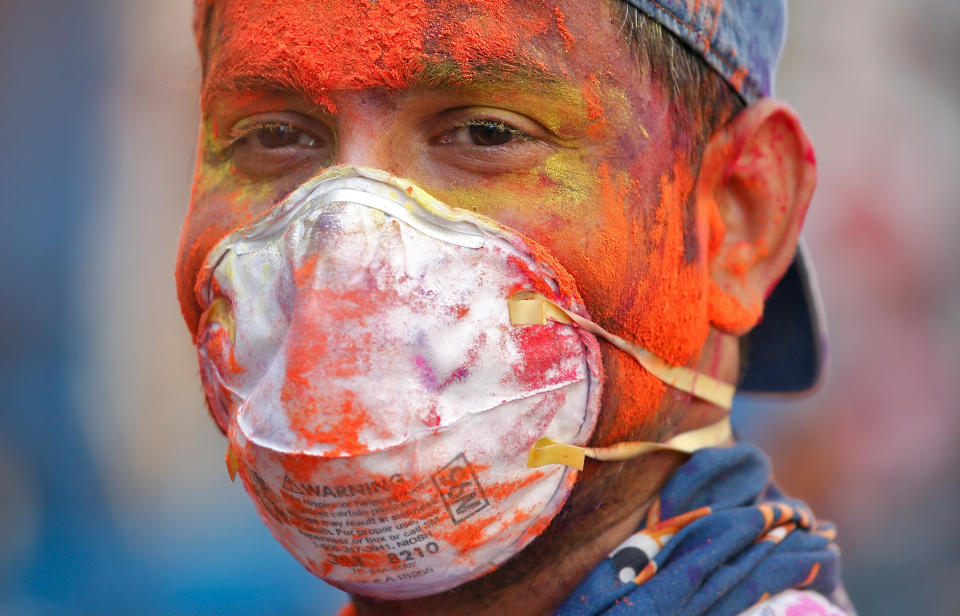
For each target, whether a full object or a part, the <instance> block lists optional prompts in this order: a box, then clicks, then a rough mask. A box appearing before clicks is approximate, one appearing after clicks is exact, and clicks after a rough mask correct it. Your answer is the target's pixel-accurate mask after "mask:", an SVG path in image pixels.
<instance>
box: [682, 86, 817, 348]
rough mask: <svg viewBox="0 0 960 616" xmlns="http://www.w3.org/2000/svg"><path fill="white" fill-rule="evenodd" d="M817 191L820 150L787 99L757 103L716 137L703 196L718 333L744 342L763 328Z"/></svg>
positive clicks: (700, 183) (702, 180)
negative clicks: (772, 295) (763, 319)
mask: <svg viewBox="0 0 960 616" xmlns="http://www.w3.org/2000/svg"><path fill="white" fill-rule="evenodd" d="M815 185H816V162H815V160H814V155H813V148H812V146H811V145H810V141H809V139H808V138H807V135H806V133H805V132H804V130H803V128H802V127H801V126H800V122H799V120H798V119H797V116H796V114H795V113H794V111H793V110H792V109H790V108H789V107H788V106H787V105H786V104H785V103H783V102H781V101H778V100H775V99H763V100H761V101H758V102H756V103H754V104H752V105H750V106H749V107H747V108H746V109H744V110H743V111H741V112H740V114H739V115H737V117H736V118H734V119H733V120H732V121H730V122H729V123H728V124H727V125H725V126H724V127H723V128H721V129H720V130H719V131H718V132H717V133H716V134H715V135H714V136H713V138H711V140H710V142H709V143H708V144H707V146H706V148H705V150H704V156H703V161H702V163H701V170H700V174H699V176H698V178H697V193H696V194H697V195H698V197H697V198H698V207H699V210H700V212H701V216H703V217H704V219H705V220H706V221H707V224H706V225H704V226H705V227H707V228H706V229H705V230H704V232H705V233H706V238H707V247H708V251H707V254H708V264H707V265H708V268H709V274H710V285H709V315H710V322H711V325H712V326H713V327H714V328H716V329H717V330H719V331H721V332H723V333H727V334H732V335H737V336H739V335H742V334H744V333H746V332H747V331H749V330H750V329H751V328H752V327H753V326H754V325H756V324H757V322H759V320H760V318H761V317H762V314H763V302H764V300H765V299H766V296H767V295H768V294H769V293H770V291H771V290H772V289H773V287H774V286H776V283H777V282H778V281H779V280H780V277H781V276H783V273H784V272H785V271H786V269H787V267H788V266H789V264H790V261H791V259H792V258H793V254H794V252H795V250H796V244H797V237H798V235H799V233H800V228H801V227H802V226H803V220H804V217H805V215H806V212H807V206H808V205H809V203H810V197H811V196H812V194H813V189H814V186H815Z"/></svg>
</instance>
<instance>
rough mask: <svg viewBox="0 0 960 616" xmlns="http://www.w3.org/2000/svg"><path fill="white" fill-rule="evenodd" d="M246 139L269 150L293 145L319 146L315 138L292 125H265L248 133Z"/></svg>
mask: <svg viewBox="0 0 960 616" xmlns="http://www.w3.org/2000/svg"><path fill="white" fill-rule="evenodd" d="M246 138H247V139H251V140H253V141H254V142H255V143H256V145H259V146H260V147H262V148H266V149H268V150H274V149H277V148H284V147H288V146H292V145H300V146H305V147H313V146H315V145H317V140H316V139H315V138H314V137H312V136H310V135H308V134H307V133H305V132H303V131H301V130H300V129H298V128H297V127H295V126H293V125H292V124H265V125H263V126H260V127H258V128H256V129H254V130H253V131H252V132H251V133H248V134H247V136H246Z"/></svg>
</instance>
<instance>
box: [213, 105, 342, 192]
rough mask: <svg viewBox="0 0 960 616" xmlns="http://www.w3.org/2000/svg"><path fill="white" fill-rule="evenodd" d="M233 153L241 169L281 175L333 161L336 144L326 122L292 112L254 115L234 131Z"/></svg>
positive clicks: (255, 174) (253, 173)
mask: <svg viewBox="0 0 960 616" xmlns="http://www.w3.org/2000/svg"><path fill="white" fill-rule="evenodd" d="M231 137H232V139H233V143H232V144H231V145H230V146H229V148H230V149H229V150H228V152H229V155H230V158H231V160H232V161H233V163H234V165H236V168H237V170H238V171H240V172H242V173H244V174H246V175H249V176H251V177H260V178H266V177H278V176H282V175H284V174H286V173H289V172H291V171H294V170H298V171H303V172H306V171H310V170H314V169H317V168H319V167H322V166H324V165H327V164H329V161H330V158H331V157H332V155H333V146H334V143H335V140H334V136H333V132H332V131H331V130H330V128H329V127H327V126H326V125H325V124H323V123H322V122H320V121H318V120H316V119H314V118H311V117H309V116H305V115H302V114H297V113H292V112H277V113H269V114H262V115H258V116H252V117H249V118H246V119H244V120H241V121H240V122H238V123H237V124H236V125H235V126H234V127H233V129H232V130H231Z"/></svg>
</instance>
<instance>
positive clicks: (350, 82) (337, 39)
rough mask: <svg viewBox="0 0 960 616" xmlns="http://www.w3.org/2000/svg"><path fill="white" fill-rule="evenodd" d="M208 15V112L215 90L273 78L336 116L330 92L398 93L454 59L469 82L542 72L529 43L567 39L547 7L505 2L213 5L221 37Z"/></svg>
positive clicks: (202, 37)
mask: <svg viewBox="0 0 960 616" xmlns="http://www.w3.org/2000/svg"><path fill="white" fill-rule="evenodd" d="M207 6H209V4H208V3H204V4H203V5H201V6H200V7H199V8H198V16H199V17H200V19H199V20H198V24H197V27H198V28H199V30H198V32H197V37H198V42H199V44H200V46H201V53H204V52H205V51H207V50H209V51H210V56H209V58H208V62H207V63H206V69H207V70H206V71H205V73H206V75H207V76H208V78H207V80H206V83H205V84H204V100H205V103H206V102H208V101H209V96H210V94H211V93H212V92H213V91H216V90H218V89H221V90H227V91H233V90H236V89H238V87H243V84H242V82H243V81H244V80H246V81H248V82H254V83H256V82H257V81H258V80H262V79H261V77H262V76H269V77H270V78H271V79H273V80H275V81H277V82H279V83H278V84H277V85H278V86H281V87H285V88H288V89H291V90H293V91H296V92H301V93H303V94H305V95H307V97H308V98H309V99H311V100H313V102H316V103H317V104H319V105H322V106H325V107H327V108H328V109H329V110H330V111H331V112H336V106H335V104H334V103H333V101H332V100H331V99H330V98H329V96H328V95H327V93H329V92H331V91H334V90H349V89H360V88H386V89H389V90H398V89H401V88H403V87H404V86H406V85H408V84H409V83H410V81H411V80H412V79H413V78H414V77H415V76H416V75H417V73H419V72H420V71H421V70H422V69H423V68H424V67H425V66H426V65H427V64H428V63H430V62H434V61H445V60H454V61H455V62H456V63H457V65H458V68H459V69H460V71H461V73H462V74H463V75H464V76H469V75H470V73H471V71H472V67H473V66H474V65H476V64H483V63H490V62H491V61H497V60H499V61H506V62H507V63H510V64H517V65H519V64H524V65H527V66H540V67H542V66H543V65H542V63H541V62H539V61H538V60H537V59H536V58H535V57H534V56H533V55H531V54H530V53H528V52H526V51H522V50H524V48H525V44H526V43H527V42H529V41H530V40H532V39H533V38H534V37H537V36H539V35H542V34H545V33H548V32H552V31H553V28H554V24H556V28H558V29H560V32H561V33H563V32H565V31H566V27H565V26H563V25H562V21H561V20H560V19H559V18H557V16H555V15H554V14H553V13H552V12H551V11H549V10H547V9H546V7H545V6H544V7H543V10H541V11H533V12H531V11H530V10H529V7H528V6H517V5H516V4H514V3H511V2H508V1H507V0H475V1H474V2H472V3H470V5H469V6H467V7H464V6H463V5H461V4H460V3H459V2H455V1H454V0H440V1H434V2H428V1H426V0H379V1H378V2H370V1H369V0H345V1H343V2H335V3H333V2H289V1H288V0H257V1H252V0H248V1H245V2H239V1H236V0H234V1H226V2H220V3H216V4H215V5H213V6H214V9H213V15H214V22H212V23H215V24H217V25H225V26H226V27H221V28H215V27H211V25H210V23H211V22H206V21H205V20H204V18H203V16H204V15H206V14H207V12H206V7H207ZM451 15H456V16H459V17H460V18H459V19H453V20H452V19H450V16H451ZM503 24H511V27H503ZM566 34H567V35H569V32H566ZM566 40H567V39H566V37H564V41H566ZM441 50H442V51H441ZM237 81H240V82H241V83H239V84H238V83H236V82H237Z"/></svg>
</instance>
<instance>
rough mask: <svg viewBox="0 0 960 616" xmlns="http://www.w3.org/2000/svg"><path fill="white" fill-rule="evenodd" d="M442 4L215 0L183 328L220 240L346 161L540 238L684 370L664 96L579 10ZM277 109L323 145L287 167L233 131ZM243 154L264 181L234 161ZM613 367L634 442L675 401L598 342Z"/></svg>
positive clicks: (610, 387)
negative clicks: (484, 137)
mask: <svg viewBox="0 0 960 616" xmlns="http://www.w3.org/2000/svg"><path fill="white" fill-rule="evenodd" d="M447 4H449V3H446V2H440V3H425V2H400V1H397V0H393V1H384V2H379V3H376V4H374V5H371V4H370V3H368V2H352V3H351V2H348V3H337V5H335V8H333V5H327V4H325V3H312V2H278V1H268V0H261V1H257V2H253V1H247V2H240V1H225V2H219V3H215V8H213V9H212V11H211V12H210V13H209V14H208V17H209V21H208V22H207V23H206V25H205V27H204V30H203V32H204V33H205V34H206V37H205V38H204V39H203V42H202V44H203V49H204V50H205V51H206V58H205V63H204V64H205V77H204V88H203V92H204V94H203V100H204V123H203V127H202V128H203V133H202V135H201V139H200V156H199V160H200V163H199V165H198V169H197V174H196V180H195V185H194V193H193V199H192V204H191V210H190V213H189V215H188V218H187V222H186V224H185V227H184V234H183V237H182V243H181V250H180V261H179V263H178V288H179V292H180V298H181V305H182V306H183V311H184V315H185V318H186V319H187V322H188V324H189V325H190V326H191V327H195V323H196V318H197V314H198V307H197V302H196V299H195V295H194V293H195V290H194V288H193V286H194V280H195V279H196V272H197V270H198V267H199V265H200V263H201V261H202V259H203V258H204V257H205V256H206V254H207V252H208V251H209V250H210V248H211V247H212V246H213V244H214V243H215V242H216V241H217V240H219V239H220V238H221V237H222V236H223V235H225V234H226V233H227V232H228V231H229V230H231V229H233V228H236V227H237V226H239V225H241V224H243V223H245V222H247V221H249V220H250V219H251V218H253V217H255V216H258V215H259V214H262V213H263V212H264V211H266V209H268V208H269V207H270V206H271V205H272V204H273V203H275V202H276V201H278V200H279V199H280V198H282V197H283V196H284V195H285V194H286V193H287V192H289V191H290V190H291V189H293V188H294V187H295V186H297V185H298V184H299V183H301V182H302V181H304V180H305V179H307V178H309V177H311V176H312V175H314V174H316V173H317V172H318V171H320V170H322V169H323V168H324V167H325V166H327V165H329V164H337V163H353V164H364V165H368V166H374V167H380V168H383V169H386V170H387V171H389V172H391V173H393V174H394V175H397V176H400V177H408V178H411V179H412V180H414V181H416V182H417V183H419V184H420V185H421V186H423V187H424V188H425V189H427V190H428V191H430V192H431V193H432V194H434V195H435V196H436V197H438V198H439V199H441V200H443V201H445V202H447V203H449V204H450V205H452V206H455V207H463V208H467V209H471V210H473V211H477V212H479V213H482V214H485V215H487V216H490V217H492V218H494V219H496V220H497V221H499V222H501V223H502V224H505V225H507V226H509V227H512V228H514V229H517V230H518V231H520V232H522V233H524V234H525V235H527V236H529V237H531V238H532V239H533V240H535V241H536V242H538V243H540V244H542V245H543V246H544V247H545V248H546V249H547V250H548V251H549V252H550V253H551V254H552V255H553V256H554V257H556V259H557V260H558V261H559V262H560V263H561V264H562V265H563V267H564V268H565V269H566V270H567V271H568V272H569V273H570V274H572V276H573V277H574V279H575V280H576V282H577V285H578V287H579V290H580V293H581V295H582V296H583V298H584V300H585V303H586V306H587V308H588V310H589V311H590V313H591V315H592V318H593V319H594V320H595V321H597V322H598V323H600V324H601V325H602V326H603V327H605V328H607V329H608V330H610V331H613V332H616V333H618V334H619V335H622V336H624V337H627V338H630V339H632V340H635V341H637V342H638V343H639V344H641V345H643V346H644V347H646V348H648V349H650V350H651V351H653V352H654V353H656V354H657V355H659V356H661V357H663V358H664V359H666V360H667V361H669V362H672V363H677V364H688V363H690V362H692V361H694V360H695V359H696V358H697V356H698V353H699V350H700V347H701V346H702V344H703V342H704V340H705V338H706V335H707V331H708V327H709V316H708V308H709V305H710V303H709V302H708V293H707V288H708V287H707V285H708V281H707V270H706V266H705V262H704V260H703V259H702V258H699V257H698V258H697V259H693V260H689V259H687V258H686V257H685V255H686V253H687V252H688V250H687V249H686V247H685V241H689V240H688V239H687V238H685V233H687V232H689V231H690V230H691V229H690V228H689V226H688V225H687V222H686V221H687V216H686V214H685V212H686V209H687V207H688V205H687V200H688V195H689V192H690V190H691V189H692V188H693V178H692V177H691V173H690V171H689V169H688V168H687V164H686V155H687V152H686V150H685V148H684V147H682V145H678V139H677V135H675V134H674V126H673V125H672V123H671V121H670V117H671V114H670V111H671V110H670V108H669V105H668V103H667V98H666V97H665V96H664V94H663V93H662V92H659V91H658V89H657V87H656V86H655V85H654V82H653V80H652V79H651V77H650V75H649V73H648V72H645V71H644V70H643V69H644V67H642V66H640V67H639V68H640V70H638V61H637V60H636V59H635V58H634V57H633V56H632V55H631V53H630V52H629V50H628V48H627V47H626V46H625V45H623V44H622V43H621V42H620V41H619V40H618V39H616V37H615V34H614V33H612V32H607V31H606V30H608V29H604V30H603V31H602V32H596V31H595V28H594V22H595V21H596V16H595V15H593V14H590V13H592V12H593V11H592V10H588V9H586V8H583V7H580V6H579V5H578V4H576V3H573V2H558V3H546V2H539V1H527V2H510V3H507V2H503V1H497V0H485V1H483V2H473V3H471V5H470V10H465V11H452V10H450V7H448V6H447ZM494 24H496V27H493V26H494ZM347 26H349V27H347ZM598 58H603V60H602V61H598ZM271 114H273V116H275V117H280V116H279V115H278V114H287V115H283V116H282V117H280V119H281V120H282V121H290V122H291V123H293V122H294V120H295V121H296V126H297V127H298V129H299V130H302V131H304V132H306V131H308V130H311V129H313V130H314V132H316V133H321V132H322V133H323V134H321V135H318V136H317V137H316V139H315V142H316V143H319V144H320V145H317V144H316V143H315V144H314V145H313V146H310V147H299V148H298V147H286V148H279V149H281V150H284V152H283V156H285V157H286V158H284V159H283V161H282V163H283V164H282V165H281V167H282V171H277V170H276V169H277V168H278V166H277V163H276V161H277V160H279V158H278V152H277V151H276V149H274V150H268V149H266V148H263V147H262V145H259V144H257V143H253V144H252V145H251V139H255V137H253V138H252V137H250V136H249V135H247V136H243V137H238V136H237V134H236V132H235V130H236V129H235V128H234V127H235V126H236V125H238V124H240V123H241V122H242V121H243V120H244V118H248V117H252V116H258V115H263V116H269V115H271ZM290 118H293V119H292V120H291V119H290ZM478 119H479V120H486V121H493V122H496V123H499V124H498V125H499V126H509V127H511V128H512V129H515V130H516V131H517V133H516V134H517V135H519V134H521V133H522V136H515V137H513V138H512V141H511V142H509V143H507V144H505V145H502V146H494V147H480V146H477V145H476V144H474V143H464V140H463V138H462V137H463V136H462V133H463V132H464V130H472V129H465V126H469V125H467V124H465V123H466V122H471V121H476V120H478ZM278 121H279V120H278ZM637 124H640V125H642V126H643V127H644V130H643V131H639V130H636V125H637ZM262 125H266V124H262ZM318 126H322V127H324V129H325V132H324V131H319V130H316V127H318ZM258 148H259V149H258ZM250 151H254V155H250V156H247V159H252V160H254V161H257V160H259V161H261V164H260V165H259V167H257V168H256V169H251V167H256V165H251V164H249V161H248V162H244V161H245V160H247V159H244V158H243V156H241V153H242V152H247V153H249V152H250ZM257 169H269V170H270V171H269V172H268V173H263V174H261V173H259V172H258V171H257ZM703 218H704V219H705V218H706V217H703ZM694 232H696V233H697V239H696V240H695V241H697V242H704V241H705V239H703V238H705V237H706V233H704V232H703V230H701V229H694ZM697 253H698V255H705V254H706V250H705V249H702V250H698V251H697ZM604 367H605V370H606V374H607V381H606V382H607V386H606V391H605V392H604V409H605V412H604V414H603V415H602V416H601V422H602V423H601V425H600V426H599V428H598V430H597V435H598V437H597V439H596V441H595V442H598V443H599V442H601V441H603V442H610V441H613V440H618V439H622V438H625V437H629V436H631V435H636V434H637V432H636V428H637V426H643V425H645V424H648V423H649V422H650V420H651V419H653V418H654V416H655V414H656V411H657V409H658V408H660V406H661V404H662V403H663V399H664V394H665V392H666V387H665V386H664V385H663V384H662V383H660V382H659V381H657V380H656V379H655V378H654V377H652V376H651V375H649V374H647V373H645V372H644V371H643V370H642V369H641V368H639V367H638V366H637V365H636V364H634V363H633V360H631V359H629V358H626V357H624V356H622V355H621V354H618V353H616V352H611V351H610V349H609V348H604Z"/></svg>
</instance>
